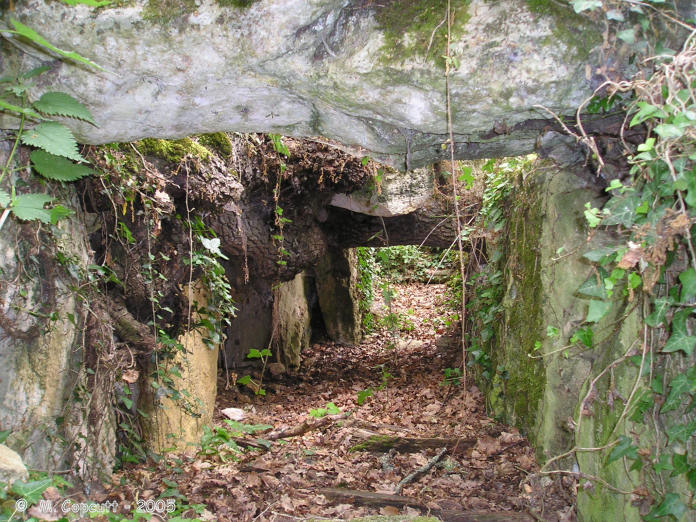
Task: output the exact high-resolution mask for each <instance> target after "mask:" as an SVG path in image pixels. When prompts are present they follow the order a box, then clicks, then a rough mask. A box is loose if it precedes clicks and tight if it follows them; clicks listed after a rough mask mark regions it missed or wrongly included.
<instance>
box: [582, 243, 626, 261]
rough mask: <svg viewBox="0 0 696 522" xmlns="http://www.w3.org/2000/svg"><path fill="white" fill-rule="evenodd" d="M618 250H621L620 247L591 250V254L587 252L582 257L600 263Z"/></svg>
mask: <svg viewBox="0 0 696 522" xmlns="http://www.w3.org/2000/svg"><path fill="white" fill-rule="evenodd" d="M618 249H619V245H616V246H613V247H601V248H597V249H595V250H590V251H589V252H585V253H584V254H583V255H582V257H584V258H585V259H588V260H589V261H592V262H593V263H598V262H599V261H601V260H602V259H603V258H605V257H607V256H608V255H611V254H613V253H614V252H616V251H617V250H618Z"/></svg>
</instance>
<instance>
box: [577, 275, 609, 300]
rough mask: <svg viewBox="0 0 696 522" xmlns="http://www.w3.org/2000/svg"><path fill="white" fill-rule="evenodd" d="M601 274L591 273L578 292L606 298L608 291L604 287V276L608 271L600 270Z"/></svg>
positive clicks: (583, 294) (588, 295)
mask: <svg viewBox="0 0 696 522" xmlns="http://www.w3.org/2000/svg"><path fill="white" fill-rule="evenodd" d="M599 274H600V275H599V276H597V275H596V274H590V277H588V278H587V280H586V281H585V282H584V283H583V284H582V285H581V286H580V288H578V290H577V293H578V294H580V295H582V296H587V297H597V298H599V299H606V298H607V297H608V296H607V291H606V288H604V282H603V281H604V278H605V277H606V275H607V273H606V272H605V271H604V270H601V269H600V270H599Z"/></svg>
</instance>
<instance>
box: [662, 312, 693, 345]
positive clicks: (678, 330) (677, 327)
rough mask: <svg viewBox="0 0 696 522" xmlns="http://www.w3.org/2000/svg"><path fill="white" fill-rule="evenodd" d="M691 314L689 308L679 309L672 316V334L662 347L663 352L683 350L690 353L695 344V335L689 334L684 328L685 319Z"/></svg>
mask: <svg viewBox="0 0 696 522" xmlns="http://www.w3.org/2000/svg"><path fill="white" fill-rule="evenodd" d="M690 315H691V308H688V309H686V310H679V311H678V312H676V313H675V314H674V317H673V318H672V335H670V336H669V339H667V343H666V344H665V346H664V348H662V352H663V353H671V352H677V351H680V350H681V351H683V352H684V353H685V354H687V355H691V352H693V350H694V345H696V336H693V335H689V334H688V332H687V330H686V320H687V318H688V317H689V316H690Z"/></svg>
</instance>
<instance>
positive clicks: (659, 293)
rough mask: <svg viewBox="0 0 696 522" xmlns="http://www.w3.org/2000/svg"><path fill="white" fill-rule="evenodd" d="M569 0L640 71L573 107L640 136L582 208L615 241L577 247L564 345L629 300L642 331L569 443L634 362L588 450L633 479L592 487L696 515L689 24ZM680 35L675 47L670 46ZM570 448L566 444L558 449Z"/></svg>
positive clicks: (591, 389)
mask: <svg viewBox="0 0 696 522" xmlns="http://www.w3.org/2000/svg"><path fill="white" fill-rule="evenodd" d="M570 3H571V5H572V6H573V8H574V9H575V11H576V12H578V13H585V14H586V15H587V16H590V17H592V18H595V19H597V20H602V21H603V22H604V23H605V24H606V26H607V27H608V28H609V30H608V32H607V38H608V39H613V40H614V41H615V45H617V46H618V45H624V46H625V47H627V48H628V49H630V52H631V53H632V54H633V58H632V60H633V61H634V63H636V64H637V65H638V66H639V67H640V71H639V73H638V74H636V76H635V77H634V78H632V79H630V80H624V81H613V80H607V81H606V82H605V83H604V84H603V85H602V86H601V87H600V89H598V90H597V91H596V94H595V96H594V97H593V98H592V99H591V100H588V101H587V102H585V103H584V104H583V105H582V106H581V107H580V108H579V111H578V113H580V112H581V111H583V110H586V111H587V112H608V111H610V110H623V111H625V113H626V120H625V128H627V129H639V130H642V131H643V132H644V139H643V140H642V143H640V144H638V145H631V144H629V143H626V141H623V146H624V147H625V155H626V156H627V158H628V162H629V166H630V173H629V176H628V177H626V178H616V177H614V179H610V180H609V184H608V187H607V189H606V191H607V193H608V194H609V196H610V197H609V200H608V201H607V202H606V204H605V205H604V206H603V207H602V208H597V207H595V206H593V205H592V204H591V203H587V204H586V205H585V218H586V220H587V224H588V226H589V228H590V229H591V230H592V229H600V228H601V229H604V230H607V231H610V232H611V234H612V237H614V238H616V240H615V241H614V242H613V243H612V244H611V245H607V246H603V247H601V248H597V249H594V250H591V251H589V252H586V253H585V254H584V257H585V259H587V260H588V261H589V262H590V263H592V264H593V265H594V273H593V274H592V275H591V276H590V277H589V278H588V279H587V281H586V282H585V283H584V284H583V285H582V286H581V287H580V288H579V289H578V291H577V294H578V295H579V296H581V297H583V298H585V299H589V305H588V309H587V314H586V316H585V320H584V324H583V325H582V326H580V327H579V328H578V329H577V331H576V332H575V333H574V334H573V335H572V337H571V338H570V340H569V345H568V346H567V347H566V348H569V347H573V346H575V347H577V348H578V349H579V351H580V352H582V351H583V350H597V349H599V347H600V345H601V341H598V339H597V338H598V337H599V335H598V333H599V332H598V331H597V330H598V328H597V323H599V322H600V321H601V320H602V319H603V318H605V317H607V316H608V314H609V313H610V312H611V311H612V310H618V307H626V309H634V308H635V307H638V310H639V311H640V314H641V316H642V321H643V324H644V327H643V332H642V336H641V339H640V342H639V345H638V346H636V347H633V348H630V349H629V350H628V351H627V352H626V353H625V354H624V355H623V357H620V358H618V359H617V360H615V361H613V362H612V363H611V364H609V365H608V366H607V367H606V368H604V369H601V371H599V372H596V374H595V375H594V376H593V377H592V378H591V379H590V380H589V382H588V385H587V390H586V393H587V395H586V397H585V399H584V400H583V401H582V404H581V407H580V411H579V412H578V414H577V417H576V419H575V420H574V423H575V435H576V444H578V445H579V440H578V439H577V436H578V433H579V424H580V423H581V422H582V419H583V416H585V415H587V414H588V413H587V411H586V408H585V407H586V406H587V405H588V404H590V403H591V402H593V401H596V400H603V401H608V402H607V403H612V402H613V400H614V399H615V398H616V397H615V396H608V397H602V398H599V397H597V396H596V395H597V393H598V391H597V390H598V388H597V383H598V381H599V380H600V379H604V378H609V379H611V378H612V375H613V373H614V371H616V368H618V367H619V366H620V365H632V366H633V367H634V368H635V369H637V372H636V373H637V377H636V380H635V383H634V385H633V387H632V391H631V394H630V395H629V396H628V397H623V398H622V399H623V401H624V404H623V406H622V410H619V411H621V413H620V414H618V415H617V419H616V422H615V424H614V427H613V429H611V430H610V433H607V434H603V435H602V440H600V442H601V447H597V448H592V450H593V451H599V452H602V453H603V455H604V460H603V462H605V463H606V464H607V465H609V464H611V463H613V462H617V461H619V462H620V461H623V462H624V465H625V469H626V471H627V473H630V472H640V473H641V475H640V476H641V478H642V479H643V480H641V484H640V485H639V487H637V488H636V489H635V490H634V491H631V492H624V491H620V490H619V489H618V488H617V487H615V486H614V485H612V484H609V483H601V481H600V485H599V486H598V487H606V488H607V489H609V490H610V491H613V492H616V493H619V494H631V495H633V497H634V499H636V498H637V499H639V500H638V501H637V503H638V504H640V506H641V515H642V516H643V518H644V519H645V520H657V519H662V518H663V517H668V518H669V519H676V520H686V519H688V520H692V519H693V517H694V516H696V501H695V495H696V460H695V459H694V451H693V449H694V444H695V443H696V440H695V439H694V435H696V416H695V415H694V409H695V408H696V358H695V357H694V348H696V330H694V328H696V322H695V321H694V312H696V252H695V249H694V241H693V237H694V234H696V229H695V228H694V224H695V223H696V25H694V22H693V20H692V21H685V20H682V19H680V17H679V15H678V14H677V13H676V12H674V11H672V10H670V8H669V7H668V5H667V4H666V3H664V2H663V1H662V0H659V1H658V0H649V1H647V2H633V1H601V0H573V1H571V2H570ZM679 36H681V41H682V42H683V44H681V46H680V47H677V46H675V45H674V42H677V41H679ZM670 42H671V45H672V46H674V47H675V48H674V49H672V48H670V47H669V45H670ZM577 138H578V139H579V140H580V141H582V142H583V143H585V144H586V145H588V147H589V148H590V150H591V151H592V153H593V161H594V164H595V166H596V168H597V170H598V171H599V172H600V173H601V171H602V169H603V167H604V163H603V160H602V157H601V155H600V154H599V151H598V149H597V147H596V146H594V143H593V142H592V139H591V138H589V137H588V136H587V135H584V134H582V132H581V133H580V134H578V135H577ZM627 315H628V313H625V314H624V317H625V316H627ZM620 320H621V319H620ZM549 328H551V327H549ZM554 333H555V334H557V333H558V331H557V330H556V331H555V332H551V334H554ZM603 335H606V334H605V333H604V334H603ZM609 335H610V336H611V335H613V332H612V333H610V334H609ZM565 355H566V356H568V350H567V349H566V351H565ZM611 393H612V392H611V385H610V391H609V394H610V395H611ZM625 420H629V421H631V422H632V423H634V425H643V426H644V427H645V428H646V429H652V430H653V431H654V434H653V435H652V437H650V438H648V439H644V438H641V437H640V436H639V434H637V433H636V432H634V431H628V428H627V427H626V426H627V425H626V423H625V422H624V421H625ZM649 427H652V428H649ZM580 450H581V449H580V448H579V447H578V446H577V445H576V446H575V447H574V448H573V449H572V450H570V451H569V452H568V453H566V454H565V456H567V455H568V454H571V453H573V452H577V451H580ZM582 450H583V451H588V449H582ZM562 456H563V455H562ZM562 456H559V457H556V458H554V459H551V461H549V463H547V465H548V464H550V463H551V462H553V461H556V460H557V459H558V458H560V457H562ZM576 475H578V476H579V477H580V478H581V479H587V478H588V477H586V476H583V475H582V473H579V474H578V473H576ZM595 479H596V477H595ZM679 484H683V485H684V487H681V486H679Z"/></svg>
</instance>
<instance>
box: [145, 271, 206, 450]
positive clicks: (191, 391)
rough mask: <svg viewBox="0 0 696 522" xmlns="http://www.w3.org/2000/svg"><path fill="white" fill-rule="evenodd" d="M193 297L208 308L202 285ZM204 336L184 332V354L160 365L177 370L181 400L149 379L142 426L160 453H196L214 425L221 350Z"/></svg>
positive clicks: (198, 332) (196, 286) (176, 384)
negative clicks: (207, 427) (206, 431)
mask: <svg viewBox="0 0 696 522" xmlns="http://www.w3.org/2000/svg"><path fill="white" fill-rule="evenodd" d="M191 295H192V297H193V299H194V301H195V302H196V303H197V306H198V307H205V306H206V303H207V299H208V294H207V291H206V290H205V289H204V288H203V286H202V285H200V284H199V283H198V284H196V283H194V285H193V287H192V290H191ZM204 336H205V332H204V331H202V330H201V329H196V330H190V331H187V332H184V333H183V334H182V335H180V336H179V338H178V339H177V340H178V342H179V343H181V345H182V346H183V350H181V351H179V352H177V353H176V355H175V356H174V357H173V358H172V359H171V360H167V361H162V362H161V363H160V364H159V365H158V369H159V370H162V371H164V373H167V372H168V370H169V369H173V368H177V369H178V372H179V373H180V377H178V376H174V375H172V374H169V376H170V377H171V378H172V380H173V386H172V387H173V388H174V389H176V391H177V392H178V395H179V396H178V397H176V398H174V397H170V396H168V395H167V394H166V393H163V392H164V391H165V390H164V388H163V386H162V383H161V382H160V381H159V380H158V378H157V377H148V378H147V379H146V381H147V382H146V383H145V386H144V387H143V392H142V398H143V404H142V409H143V411H145V413H146V414H147V415H148V417H147V418H148V422H146V423H143V438H144V439H145V442H146V444H147V445H148V447H150V449H152V450H153V451H155V452H157V453H163V452H166V451H169V450H182V451H187V452H192V451H195V448H196V446H197V445H198V444H199V443H200V440H201V435H202V434H203V426H205V425H210V424H211V423H212V421H213V411H214V409H215V397H216V395H217V363H218V351H219V350H218V347H213V348H211V347H209V346H208V344H206V342H204ZM153 370H154V368H153Z"/></svg>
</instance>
